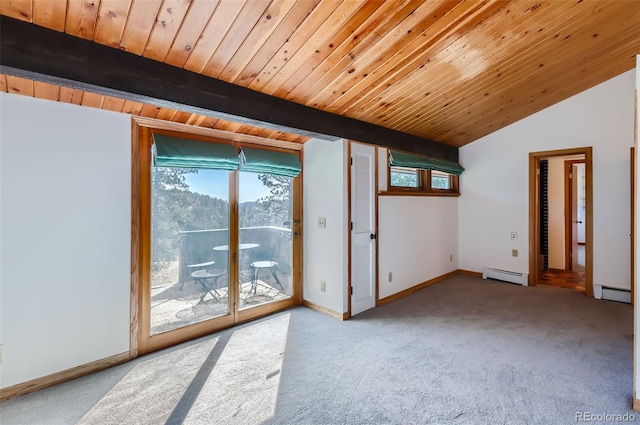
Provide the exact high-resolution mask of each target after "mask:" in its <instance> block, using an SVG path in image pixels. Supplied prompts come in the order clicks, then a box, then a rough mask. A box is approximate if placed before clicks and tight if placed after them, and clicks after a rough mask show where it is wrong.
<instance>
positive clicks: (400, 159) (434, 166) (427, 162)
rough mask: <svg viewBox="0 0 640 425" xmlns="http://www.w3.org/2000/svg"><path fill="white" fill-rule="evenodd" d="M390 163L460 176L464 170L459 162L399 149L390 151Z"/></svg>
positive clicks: (396, 165)
mask: <svg viewBox="0 0 640 425" xmlns="http://www.w3.org/2000/svg"><path fill="white" fill-rule="evenodd" d="M389 165H392V166H394V167H408V168H419V169H421V170H436V171H442V172H444V173H449V174H453V175H456V176H459V175H460V174H462V172H463V171H464V168H462V166H461V165H460V164H458V163H457V162H451V161H444V160H442V159H436V158H427V157H426V156H421V155H413V154H410V153H404V152H397V151H389Z"/></svg>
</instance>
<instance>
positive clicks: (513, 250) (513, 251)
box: [511, 249, 518, 257]
mask: <svg viewBox="0 0 640 425" xmlns="http://www.w3.org/2000/svg"><path fill="white" fill-rule="evenodd" d="M511 256H512V257H517V256H518V250H517V249H512V250H511Z"/></svg>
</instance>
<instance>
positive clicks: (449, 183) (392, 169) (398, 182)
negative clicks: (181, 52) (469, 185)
mask: <svg viewBox="0 0 640 425" xmlns="http://www.w3.org/2000/svg"><path fill="white" fill-rule="evenodd" d="M394 156H395V157H394ZM396 164H399V165H396ZM410 165H416V167H412V166H410ZM436 168H441V169H436ZM442 169H444V170H447V171H448V170H451V171H452V172H451V173H448V172H446V171H443V170H442ZM388 170H389V174H388V182H389V185H388V192H390V193H391V194H398V193H406V194H409V193H410V194H414V195H447V196H451V195H453V196H455V195H459V194H460V191H459V183H458V174H460V173H461V172H462V170H463V168H462V167H461V166H460V165H459V164H457V163H446V162H443V161H439V160H433V159H431V158H426V157H420V156H417V155H410V154H403V153H398V152H391V154H390V156H389V166H388Z"/></svg>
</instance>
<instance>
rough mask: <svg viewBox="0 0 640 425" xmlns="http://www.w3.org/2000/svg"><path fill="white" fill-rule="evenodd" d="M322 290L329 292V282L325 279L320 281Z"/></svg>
mask: <svg viewBox="0 0 640 425" xmlns="http://www.w3.org/2000/svg"><path fill="white" fill-rule="evenodd" d="M320 292H327V282H326V281H325V280H321V281H320Z"/></svg>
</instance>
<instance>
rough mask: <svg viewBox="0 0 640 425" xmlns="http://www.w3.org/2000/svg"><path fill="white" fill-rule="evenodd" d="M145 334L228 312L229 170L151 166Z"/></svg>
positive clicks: (168, 329) (155, 332) (178, 326)
mask: <svg viewBox="0 0 640 425" xmlns="http://www.w3.org/2000/svg"><path fill="white" fill-rule="evenodd" d="M151 201H152V204H151V335H155V334H158V333H162V332H166V331H170V330H173V329H177V328H180V327H183V326H187V325H190V324H193V323H198V322H202V321H204V320H208V319H211V318H214V317H217V316H222V315H225V314H227V313H229V296H228V288H229V278H228V273H227V271H228V270H229V263H228V255H227V253H226V252H216V251H214V250H213V247H214V246H219V245H224V244H229V172H228V171H224V170H204V169H198V170H194V169H187V168H164V167H153V169H152V187H151Z"/></svg>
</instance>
